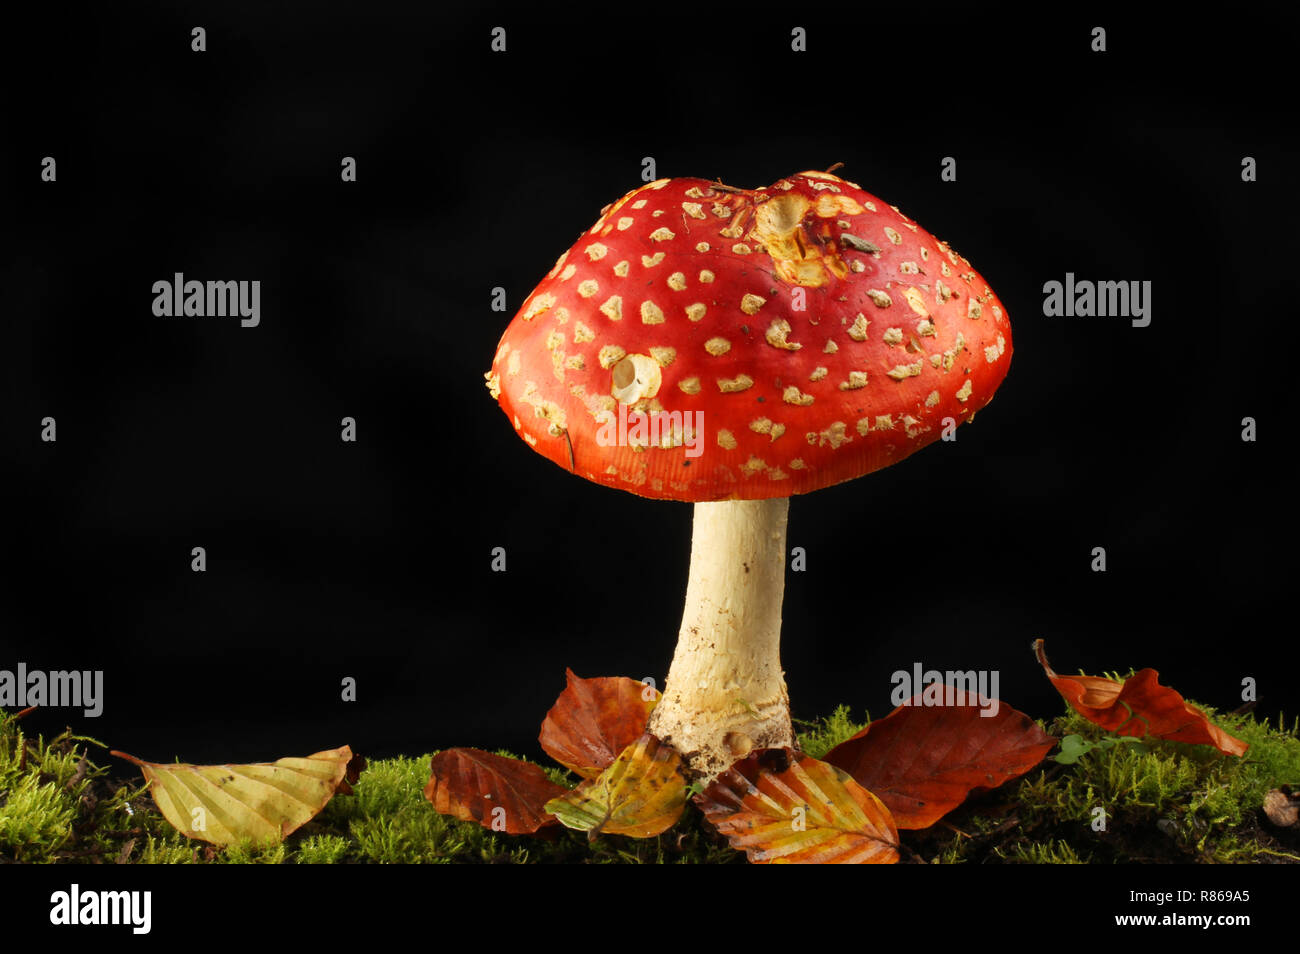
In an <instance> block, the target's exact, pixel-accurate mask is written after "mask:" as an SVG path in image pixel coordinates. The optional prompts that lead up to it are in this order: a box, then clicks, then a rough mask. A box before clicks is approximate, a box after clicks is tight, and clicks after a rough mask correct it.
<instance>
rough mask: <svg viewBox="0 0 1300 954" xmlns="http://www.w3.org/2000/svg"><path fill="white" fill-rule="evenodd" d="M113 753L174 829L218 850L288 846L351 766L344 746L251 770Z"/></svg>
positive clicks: (258, 764)
mask: <svg viewBox="0 0 1300 954" xmlns="http://www.w3.org/2000/svg"><path fill="white" fill-rule="evenodd" d="M111 754H112V755H116V756H118V757H119V758H123V759H126V760H127V761H128V762H132V763H134V764H135V765H137V766H139V768H140V771H141V772H143V773H144V777H145V781H147V782H148V783H149V791H150V793H151V794H152V795H153V800H154V803H155V804H156V805H157V806H158V810H159V811H160V812H162V814H163V817H164V818H166V819H167V821H168V822H170V823H171V825H172V827H173V828H175V829H176V830H177V831H179V832H180V833H181V834H182V835H184V836H185V837H186V838H196V839H199V840H200V841H207V842H211V843H212V844H214V845H230V844H234V843H236V842H240V841H246V840H251V841H254V842H257V843H259V844H268V843H275V842H279V841H283V840H284V839H285V838H286V837H287V836H288V835H289V834H291V833H292V832H294V831H296V830H297V829H298V828H300V827H301V826H302V825H304V824H305V823H306V822H308V821H310V820H311V819H312V818H314V817H315V816H316V814H317V813H318V812H319V811H320V810H321V809H322V808H324V807H325V806H326V804H328V803H329V800H330V799H331V798H333V797H334V793H335V792H336V791H337V790H338V789H339V786H340V784H341V783H342V782H343V780H344V776H345V775H346V774H347V768H348V763H349V762H350V761H352V750H351V749H350V748H348V747H347V746H346V745H345V746H343V747H342V748H338V749H330V750H329V751H326V752H317V753H316V754H315V755H309V756H307V757H306V758H286V759H280V760H279V761H278V762H256V763H253V764H250V765H187V764H182V763H174V764H173V763H161V762H144V761H141V760H140V759H138V758H136V757H135V756H133V755H127V754H126V753H125V752H117V751H113V752H112V753H111Z"/></svg>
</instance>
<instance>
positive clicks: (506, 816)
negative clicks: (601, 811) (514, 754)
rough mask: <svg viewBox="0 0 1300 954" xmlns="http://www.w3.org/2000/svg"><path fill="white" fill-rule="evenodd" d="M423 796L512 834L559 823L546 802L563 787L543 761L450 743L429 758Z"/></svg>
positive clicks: (450, 811)
mask: <svg viewBox="0 0 1300 954" xmlns="http://www.w3.org/2000/svg"><path fill="white" fill-rule="evenodd" d="M430 769H431V775H430V778H429V784H428V785H426V786H425V788H424V797H425V798H427V799H428V800H429V801H430V802H431V803H432V804H433V807H434V808H435V809H436V810H437V811H439V812H441V813H442V814H444V815H451V816H453V817H454V818H459V819H460V820H461V821H472V822H478V823H479V824H480V825H482V826H483V827H484V828H490V829H492V830H493V831H503V832H505V833H506V834H508V835H529V834H532V833H533V832H535V831H537V830H538V829H539V828H542V827H544V826H546V825H553V824H555V819H554V818H553V817H551V815H550V813H548V812H547V810H546V808H545V807H544V806H545V805H546V802H547V800H548V799H551V798H554V797H555V796H556V795H562V794H563V793H564V786H562V785H556V784H555V783H554V782H552V781H551V780H550V779H549V778H547V777H546V773H545V772H543V771H542V767H541V766H540V765H534V764H533V763H531V762H525V761H523V760H522V759H512V758H507V757H505V756H503V755H493V754H492V753H491V752H484V751H483V750H482V749H447V750H445V751H443V752H439V753H438V754H437V755H435V756H434V757H433V759H432V761H431V762H430Z"/></svg>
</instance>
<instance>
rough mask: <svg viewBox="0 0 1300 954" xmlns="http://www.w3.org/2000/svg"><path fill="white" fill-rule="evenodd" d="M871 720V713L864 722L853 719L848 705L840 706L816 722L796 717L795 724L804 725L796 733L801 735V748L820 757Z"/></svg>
mask: <svg viewBox="0 0 1300 954" xmlns="http://www.w3.org/2000/svg"><path fill="white" fill-rule="evenodd" d="M870 721H871V716H870V715H867V717H866V720H865V721H863V722H855V721H853V718H852V713H851V712H850V710H849V707H848V706H838V707H837V708H836V709H835V711H834V712H832V713H831V714H830V715H829V716H827V717H826V718H824V719H818V720H816V721H814V722H805V721H803V720H802V719H796V720H795V724H796V725H798V726H802V729H801V730H800V731H799V732H797V733H796V734H797V735H798V737H799V748H800V749H802V750H803V751H804V752H807V753H808V754H809V755H811V756H812V757H813V758H815V759H820V758H822V757H823V756H824V755H825V754H826V753H827V752H829V751H830V750H831V749H833V748H835V746H837V745H839V744H840V743H841V742H843V741H845V740H846V739H850V738H852V737H853V736H855V735H857V734H858V733H859V732H861V731H862V728H863V726H865V725H866V724H867V723H868V722H870Z"/></svg>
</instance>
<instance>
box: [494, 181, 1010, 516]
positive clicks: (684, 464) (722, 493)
mask: <svg viewBox="0 0 1300 954" xmlns="http://www.w3.org/2000/svg"><path fill="white" fill-rule="evenodd" d="M1010 362H1011V325H1010V322H1009V321H1008V320H1007V315H1006V311H1005V310H1004V309H1003V308H1002V304H1001V302H1000V301H999V300H998V298H997V296H996V295H994V294H993V292H992V290H991V289H990V288H989V286H988V284H987V283H986V282H985V281H984V279H983V278H982V277H981V276H980V275H979V273H978V272H976V271H975V270H974V269H973V268H971V265H970V262H968V261H967V260H966V259H965V258H963V257H962V256H960V255H958V254H957V253H956V252H954V251H953V250H952V249H951V248H950V247H949V246H948V245H947V244H946V243H944V242H940V241H938V240H936V239H935V238H934V237H933V236H932V235H930V233H928V232H926V231H925V230H924V229H922V228H920V227H919V226H918V225H917V224H916V223H915V222H913V221H912V220H911V219H909V218H907V217H906V216H904V215H903V214H902V213H901V212H899V211H898V210H897V209H896V208H894V207H893V206H891V205H888V204H886V203H884V202H882V201H881V200H880V199H877V198H876V197H875V196H873V195H871V194H869V193H867V192H864V191H863V190H862V189H861V188H860V187H859V186H857V185H855V184H854V183H852V182H847V181H845V180H843V179H840V178H839V177H837V176H834V175H831V174H829V173H825V172H802V173H799V174H798V175H795V176H790V177H789V178H786V179H782V180H781V181H780V182H777V183H776V184H775V185H773V186H772V187H771V188H768V189H759V190H753V191H750V190H742V189H734V188H731V187H730V186H723V185H721V184H720V183H710V182H708V181H706V180H704V179H660V180H658V181H656V182H651V183H649V184H648V185H645V186H642V187H641V188H639V189H636V190H634V191H632V192H629V193H628V194H627V195H625V196H624V197H623V198H622V199H620V200H619V201H618V202H616V203H614V204H613V205H611V206H607V207H606V208H605V209H604V210H603V214H602V215H601V218H600V220H599V221H598V222H597V223H596V224H595V225H594V226H592V227H591V228H590V229H589V230H588V231H587V232H585V233H584V234H583V235H582V237H581V238H580V239H578V241H577V242H576V243H575V244H574V246H573V247H572V248H571V249H569V251H567V252H565V253H564V254H563V255H561V256H560V258H559V260H558V261H557V262H556V263H555V267H554V268H552V269H551V271H550V272H549V273H548V274H547V276H546V278H544V279H543V280H542V282H541V283H540V284H539V285H538V286H537V288H536V289H534V290H533V293H532V294H531V295H529V296H528V298H527V299H526V300H525V301H524V303H523V306H522V307H521V308H520V310H519V312H518V314H516V315H515V317H514V320H513V321H512V322H511V323H510V326H509V327H508V328H507V329H506V332H505V334H504V335H503V336H502V338H501V344H500V346H499V347H498V349H497V353H496V357H495V359H494V360H493V362H492V370H491V371H490V372H488V374H487V375H486V377H487V379H488V387H489V389H490V390H491V392H492V395H493V397H496V398H497V399H498V400H499V402H500V404H501V407H502V409H503V410H504V411H505V412H506V414H508V415H509V416H510V418H511V420H512V422H513V423H514V426H515V428H516V430H518V431H519V432H520V433H521V434H522V435H523V436H524V439H525V440H527V441H528V443H529V444H530V445H531V446H532V447H533V449H534V450H536V451H538V452H539V453H541V454H543V455H544V456H546V457H548V458H550V459H551V460H553V461H555V463H557V464H559V465H560V466H561V467H564V468H565V469H567V470H570V471H572V472H574V473H576V474H580V475H581V476H583V477H586V478H587V479H588V480H592V481H595V482H596V483H600V484H605V485H607V486H610V487H618V488H621V489H623V490H628V491H631V492H633V493H636V494H639V495H641V496H644V497H657V498H661V499H670V500H682V501H691V502H697V501H708V500H726V499H741V500H758V499H763V498H768V497H785V496H790V495H792V494H800V493H808V492H809V491H812V490H817V489H819V488H822V487H826V486H829V485H831V484H837V483H839V482H841V481H845V480H850V479H852V478H854V477H860V476H862V475H863V474H867V473H870V472H871V471H874V470H878V469H879V468H881V467H887V466H888V465H890V464H892V463H894V462H896V461H899V460H902V459H903V458H904V457H906V456H908V455H909V454H911V453H913V452H915V451H917V450H919V449H920V448H922V447H924V446H925V445H927V444H929V443H930V442H931V441H934V440H936V439H938V438H939V437H940V436H941V433H942V430H943V421H944V419H945V418H952V419H953V420H954V421H955V422H958V423H960V422H964V421H967V420H970V419H971V418H973V417H974V415H975V412H976V411H977V410H979V409H980V408H982V407H983V406H984V405H985V404H987V403H988V402H989V400H990V399H991V398H992V397H993V392H994V391H995V390H996V389H997V387H998V385H999V384H1000V383H1001V382H1002V379H1003V378H1004V377H1005V376H1006V373H1007V368H1008V366H1009V364H1010Z"/></svg>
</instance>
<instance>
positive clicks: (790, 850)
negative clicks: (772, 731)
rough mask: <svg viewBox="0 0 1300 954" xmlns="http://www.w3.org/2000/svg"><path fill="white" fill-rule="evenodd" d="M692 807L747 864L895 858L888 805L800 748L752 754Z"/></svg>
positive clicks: (884, 861)
mask: <svg viewBox="0 0 1300 954" xmlns="http://www.w3.org/2000/svg"><path fill="white" fill-rule="evenodd" d="M695 804H696V805H698V806H699V807H700V810H701V811H703V812H704V816H705V817H706V818H707V819H708V820H709V821H710V822H712V823H713V825H714V827H716V828H717V829H718V831H719V832H721V833H722V834H723V835H725V836H726V837H727V840H728V841H729V842H731V847H733V848H736V849H739V850H741V851H744V852H745V854H746V855H747V856H748V857H749V860H750V861H752V862H756V863H771V864H893V863H894V862H896V861H898V830H897V829H896V828H895V827H894V821H893V819H892V818H891V817H890V814H889V809H888V808H886V807H885V806H884V804H882V803H881V801H880V799H878V798H876V796H874V795H872V794H871V793H870V792H869V791H867V790H866V789H865V788H863V787H862V786H861V785H859V784H858V783H857V782H855V781H853V779H852V778H850V777H849V775H848V773H846V772H844V771H843V770H841V769H838V768H836V767H835V766H833V765H830V764H828V763H826V762H819V761H817V760H816V759H814V758H812V757H810V756H807V755H804V754H803V753H801V752H792V751H790V750H788V749H764V750H763V751H761V752H755V753H754V754H752V755H750V756H749V757H748V758H746V759H742V760H741V761H739V762H737V763H736V764H735V765H733V766H732V767H731V768H730V769H728V770H727V771H725V772H723V773H722V774H721V775H719V776H718V777H717V779H715V780H714V782H713V784H711V785H710V786H709V787H708V788H707V789H705V791H704V792H703V794H701V795H698V796H696V799H695Z"/></svg>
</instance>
